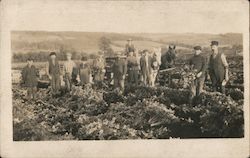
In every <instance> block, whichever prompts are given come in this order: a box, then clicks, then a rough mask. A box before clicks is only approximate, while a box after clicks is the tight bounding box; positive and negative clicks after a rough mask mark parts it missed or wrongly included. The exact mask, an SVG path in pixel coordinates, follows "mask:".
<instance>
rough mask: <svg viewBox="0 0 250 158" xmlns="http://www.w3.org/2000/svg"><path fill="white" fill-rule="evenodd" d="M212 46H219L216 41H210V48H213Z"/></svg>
mask: <svg viewBox="0 0 250 158" xmlns="http://www.w3.org/2000/svg"><path fill="white" fill-rule="evenodd" d="M213 45H216V46H218V45H219V42H218V41H212V42H211V46H213Z"/></svg>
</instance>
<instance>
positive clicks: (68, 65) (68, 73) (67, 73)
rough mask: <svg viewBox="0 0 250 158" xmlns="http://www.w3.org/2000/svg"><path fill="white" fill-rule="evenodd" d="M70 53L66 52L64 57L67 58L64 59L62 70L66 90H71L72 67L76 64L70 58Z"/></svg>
mask: <svg viewBox="0 0 250 158" xmlns="http://www.w3.org/2000/svg"><path fill="white" fill-rule="evenodd" d="M71 57H72V54H71V53H67V54H66V58H67V60H66V61H65V63H64V65H63V68H64V69H63V70H64V71H63V72H64V82H65V86H66V91H67V92H69V91H71V88H72V72H73V69H75V68H76V64H75V62H74V61H73V60H71Z"/></svg>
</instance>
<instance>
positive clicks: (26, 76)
mask: <svg viewBox="0 0 250 158" xmlns="http://www.w3.org/2000/svg"><path fill="white" fill-rule="evenodd" d="M27 63H28V64H27V66H25V67H24V68H23V70H22V79H23V82H24V86H25V87H27V97H28V100H30V99H35V97H36V91H37V79H38V75H39V74H38V71H37V69H36V68H35V66H34V65H33V59H31V58H28V60H27Z"/></svg>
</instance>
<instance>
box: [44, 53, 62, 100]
mask: <svg viewBox="0 0 250 158" xmlns="http://www.w3.org/2000/svg"><path fill="white" fill-rule="evenodd" d="M49 56H50V58H49V62H48V64H47V75H48V76H49V78H50V80H51V88H52V94H53V95H56V94H59V92H60V89H61V71H60V65H59V62H58V60H57V58H56V53H55V52H51V53H50V55H49Z"/></svg>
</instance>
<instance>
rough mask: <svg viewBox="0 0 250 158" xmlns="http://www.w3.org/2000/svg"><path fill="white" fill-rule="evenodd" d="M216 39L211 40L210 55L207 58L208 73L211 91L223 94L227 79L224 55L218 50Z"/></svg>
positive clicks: (226, 64) (226, 65)
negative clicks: (208, 58)
mask: <svg viewBox="0 0 250 158" xmlns="http://www.w3.org/2000/svg"><path fill="white" fill-rule="evenodd" d="M218 45H219V42H218V41H212V42H211V49H212V55H211V56H210V60H209V75H210V78H211V81H212V86H213V91H218V92H221V93H223V94H225V85H226V83H227V82H228V80H229V77H228V63H227V59H226V56H225V55H224V54H223V53H222V52H219V51H218Z"/></svg>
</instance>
